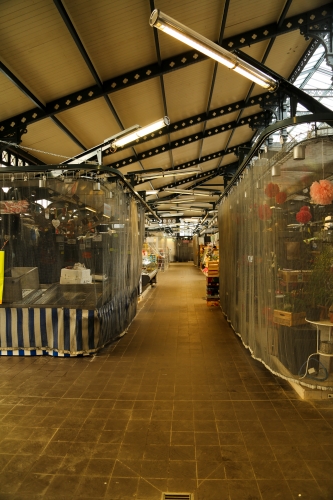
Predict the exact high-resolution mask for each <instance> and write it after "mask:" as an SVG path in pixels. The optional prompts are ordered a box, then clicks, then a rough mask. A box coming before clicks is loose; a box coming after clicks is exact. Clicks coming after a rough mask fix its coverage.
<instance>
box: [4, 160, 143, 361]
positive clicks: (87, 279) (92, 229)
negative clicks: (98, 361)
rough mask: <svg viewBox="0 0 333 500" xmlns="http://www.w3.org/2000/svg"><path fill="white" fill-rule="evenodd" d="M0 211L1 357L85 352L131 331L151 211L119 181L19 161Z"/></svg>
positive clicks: (9, 176)
mask: <svg viewBox="0 0 333 500" xmlns="http://www.w3.org/2000/svg"><path fill="white" fill-rule="evenodd" d="M22 170H23V169H22ZM0 217H1V225H0V248H1V247H3V257H4V259H3V260H4V264H3V292H2V300H1V302H2V303H1V304H0V354H1V355H36V354H39V355H54V356H79V355H87V354H90V353H93V352H96V351H97V350H98V349H100V348H101V347H103V346H104V345H106V344H107V343H108V342H110V341H112V340H114V339H115V338H117V337H119V336H120V335H121V334H122V333H123V332H124V331H125V330H126V328H127V327H128V326H129V324H130V323H131V321H132V319H133V318H134V316H135V313H136V306H137V295H138V284H139V279H140V275H141V266H142V256H141V248H142V241H143V235H144V219H145V217H144V206H143V205H142V204H140V202H138V198H137V197H136V196H135V195H133V193H131V192H129V190H128V189H127V188H126V185H125V183H123V182H122V181H121V179H120V180H119V179H118V178H117V177H116V176H113V175H110V174H109V173H103V172H101V173H100V174H99V177H98V178H97V177H96V174H95V173H94V174H91V173H90V172H89V171H88V172H85V171H83V170H82V171H80V173H78V172H69V171H68V172H67V171H64V170H61V171H60V172H59V173H57V172H55V173H54V172H48V173H47V174H45V173H44V172H43V173H42V172H33V173H31V172H23V171H22V172H19V171H18V169H16V171H15V172H14V173H13V172H12V173H8V174H3V176H2V184H1V188H0Z"/></svg>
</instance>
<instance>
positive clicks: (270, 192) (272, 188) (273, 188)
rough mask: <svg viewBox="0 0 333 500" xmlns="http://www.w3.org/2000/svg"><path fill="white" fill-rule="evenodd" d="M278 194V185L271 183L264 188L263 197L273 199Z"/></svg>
mask: <svg viewBox="0 0 333 500" xmlns="http://www.w3.org/2000/svg"><path fill="white" fill-rule="evenodd" d="M279 192H280V188H279V186H278V184H274V183H273V182H270V183H269V184H267V186H266V188H265V195H266V196H268V198H274V196H276V195H277V194H278V193H279Z"/></svg>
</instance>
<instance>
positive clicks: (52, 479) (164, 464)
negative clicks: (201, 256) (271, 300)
mask: <svg viewBox="0 0 333 500" xmlns="http://www.w3.org/2000/svg"><path fill="white" fill-rule="evenodd" d="M204 294H205V278H204V276H203V275H202V274H201V272H200V271H199V270H198V269H197V268H195V267H194V266H193V264H192V263H184V264H173V265H171V266H170V268H169V270H168V271H167V272H165V273H160V274H159V276H158V283H157V286H156V287H155V288H154V289H153V290H151V291H150V292H149V293H148V295H147V296H146V298H145V300H144V301H142V302H141V303H140V312H139V314H138V315H137V317H136V318H135V320H134V322H133V323H132V325H131V327H130V329H129V332H128V333H127V334H126V335H125V336H124V337H123V338H122V339H121V340H120V341H119V342H118V343H116V344H113V345H111V346H109V347H107V348H106V349H104V350H103V351H101V352H100V353H99V354H98V355H97V356H94V357H90V358H71V359H68V358H67V359H61V358H52V357H34V358H19V357H16V358H15V357H2V358H0V421H1V424H0V425H1V427H0V471H1V472H0V499H1V500H3V499H5V500H7V499H8V500H31V499H41V498H43V499H58V500H69V499H70V500H74V499H75V500H78V499H80V500H84V499H91V498H100V499H102V498H103V499H109V500H160V499H161V496H162V492H167V491H169V492H180V493H190V492H193V493H194V494H195V495H194V498H195V500H250V499H251V500H257V499H258V500H272V499H281V500H290V499H298V500H299V499H301V500H305V499H307V500H320V499H326V500H327V499H333V432H332V430H333V401H331V400H328V401H326V402H324V401H322V402H307V401H302V400H300V399H299V397H298V396H297V395H296V394H295V393H294V392H293V390H292V389H291V388H290V387H289V385H288V384H287V383H286V382H284V381H283V380H280V379H278V378H275V377H274V376H273V375H271V374H270V373H269V372H268V371H267V370H266V369H265V368H264V367H263V366H262V365H261V364H260V363H258V362H257V361H255V360H253V359H252V358H251V357H250V355H249V352H248V351H246V350H245V349H244V347H243V346H242V344H241V342H240V341H239V339H238V337H236V336H235V334H234V333H233V331H232V330H231V329H230V328H229V326H228V324H227V322H226V321H225V319H224V316H223V314H222V312H221V310H220V309H219V308H216V307H215V308H214V307H207V305H206V302H205V300H204Z"/></svg>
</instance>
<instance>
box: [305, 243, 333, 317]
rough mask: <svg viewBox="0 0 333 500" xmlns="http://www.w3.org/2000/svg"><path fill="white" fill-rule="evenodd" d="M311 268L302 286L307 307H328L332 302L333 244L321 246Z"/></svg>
mask: <svg viewBox="0 0 333 500" xmlns="http://www.w3.org/2000/svg"><path fill="white" fill-rule="evenodd" d="M311 270H312V273H311V275H310V279H309V281H307V282H306V283H305V287H304V292H305V298H306V302H307V307H318V306H319V307H324V308H329V307H330V306H331V304H332V303H333V246H331V245H324V246H323V248H322V251H321V252H320V253H319V254H318V255H316V257H315V259H314V261H313V265H312V268H311Z"/></svg>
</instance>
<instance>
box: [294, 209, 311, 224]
mask: <svg viewBox="0 0 333 500" xmlns="http://www.w3.org/2000/svg"><path fill="white" fill-rule="evenodd" d="M304 208H305V207H302V208H301V210H300V211H299V212H297V214H296V220H297V222H300V223H302V224H306V223H307V222H309V221H310V220H311V219H312V215H311V212H310V210H302V209H304Z"/></svg>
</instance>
